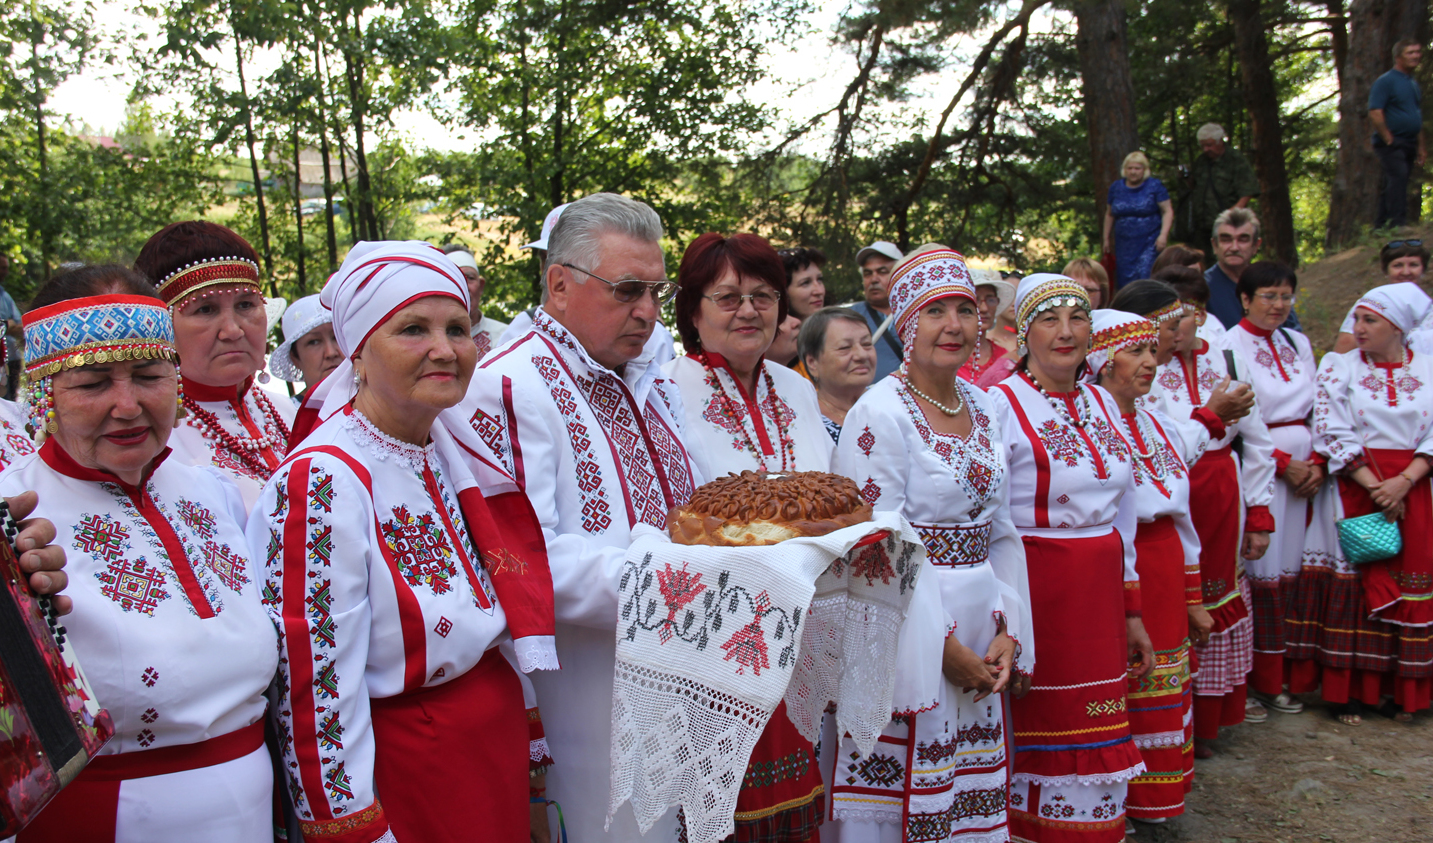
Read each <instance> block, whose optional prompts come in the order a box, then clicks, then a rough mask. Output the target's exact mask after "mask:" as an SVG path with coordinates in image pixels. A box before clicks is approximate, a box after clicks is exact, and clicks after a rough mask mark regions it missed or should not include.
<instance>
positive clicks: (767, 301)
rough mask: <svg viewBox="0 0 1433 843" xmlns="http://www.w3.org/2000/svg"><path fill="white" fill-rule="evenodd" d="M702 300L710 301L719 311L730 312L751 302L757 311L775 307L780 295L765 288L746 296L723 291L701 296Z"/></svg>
mask: <svg viewBox="0 0 1433 843" xmlns="http://www.w3.org/2000/svg"><path fill="white" fill-rule="evenodd" d="M702 298H704V299H706V300H707V301H710V302H711V303H712V304H714V305H716V306H717V308H719V309H721V310H725V311H727V312H732V311H736V310H740V309H741V303H742V302H744V301H749V302H751V306H752V307H754V308H756V309H757V310H770V309H772V308H773V307H776V303H777V302H779V301H781V294H780V293H778V292H776V291H775V290H773V289H771V288H770V287H766V288H764V289H760V290H757V291H756V292H754V293H747V294H746V295H742V294H741V293H733V292H730V291H725V292H721V293H715V294H713V295H710V296H702Z"/></svg>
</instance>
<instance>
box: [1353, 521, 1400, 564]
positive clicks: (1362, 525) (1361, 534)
mask: <svg viewBox="0 0 1433 843" xmlns="http://www.w3.org/2000/svg"><path fill="white" fill-rule="evenodd" d="M1336 524H1337V526H1338V546H1339V547H1340V548H1342V550H1343V557H1344V558H1345V559H1347V560H1348V563H1349V564H1350V565H1367V564H1368V563H1369V562H1378V561H1380V560H1383V559H1388V558H1390V557H1393V556H1397V555H1398V553H1399V552H1400V551H1402V550H1403V534H1402V533H1401V532H1399V530H1398V522H1397V521H1389V520H1388V519H1387V518H1386V517H1384V515H1383V513H1382V512H1373V513H1369V514H1368V515H1359V516H1355V517H1353V518H1340V519H1339V520H1338V521H1337V522H1336Z"/></svg>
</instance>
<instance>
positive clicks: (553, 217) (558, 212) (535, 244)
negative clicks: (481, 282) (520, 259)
mask: <svg viewBox="0 0 1433 843" xmlns="http://www.w3.org/2000/svg"><path fill="white" fill-rule="evenodd" d="M567 204H568V205H571V204H572V203H571V202H569V203H567ZM565 210H567V205H558V206H557V207H556V208H553V209H552V210H551V211H548V212H547V216H546V217H545V218H543V221H542V236H541V237H539V238H537V239H536V240H534V241H532V242H531V243H528V244H526V245H524V246H521V247H519V248H523V249H541V250H543V251H544V252H545V251H547V238H548V237H550V236H551V235H552V228H553V226H555V225H557V218H558V217H560V216H562V212H563V211H565ZM460 265H461V264H460Z"/></svg>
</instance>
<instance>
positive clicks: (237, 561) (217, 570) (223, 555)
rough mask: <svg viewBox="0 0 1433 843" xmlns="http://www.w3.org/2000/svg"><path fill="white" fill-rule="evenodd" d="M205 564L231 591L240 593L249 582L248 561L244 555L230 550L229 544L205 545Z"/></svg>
mask: <svg viewBox="0 0 1433 843" xmlns="http://www.w3.org/2000/svg"><path fill="white" fill-rule="evenodd" d="M204 564H205V565H207V566H208V567H209V570H211V571H213V572H214V576H216V577H218V578H219V581H220V582H222V583H223V584H224V585H227V586H228V587H229V589H230V590H231V591H240V590H242V589H243V587H244V586H245V585H247V584H248V582H249V577H248V575H247V574H246V573H245V572H244V568H245V566H246V565H247V564H248V561H247V560H246V559H245V558H244V556H243V554H240V553H235V552H233V551H232V550H230V549H229V546H228V545H227V544H219V543H218V542H205V543H204Z"/></svg>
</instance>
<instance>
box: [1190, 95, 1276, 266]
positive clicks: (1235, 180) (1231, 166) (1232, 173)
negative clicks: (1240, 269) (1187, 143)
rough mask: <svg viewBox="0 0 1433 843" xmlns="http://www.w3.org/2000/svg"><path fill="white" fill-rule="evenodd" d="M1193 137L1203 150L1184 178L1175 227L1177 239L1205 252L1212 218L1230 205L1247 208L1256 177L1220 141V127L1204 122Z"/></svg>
mask: <svg viewBox="0 0 1433 843" xmlns="http://www.w3.org/2000/svg"><path fill="white" fill-rule="evenodd" d="M1196 137H1197V138H1198V140H1199V148H1200V149H1202V150H1203V151H1204V152H1203V154H1202V155H1200V156H1199V157H1198V158H1196V159H1194V166H1193V168H1192V169H1191V171H1190V173H1189V176H1188V178H1186V179H1185V183H1186V184H1187V185H1189V190H1188V192H1187V193H1186V194H1185V195H1184V196H1183V198H1182V199H1181V201H1180V203H1179V214H1178V217H1177V219H1176V223H1177V225H1176V227H1177V229H1178V237H1179V239H1180V240H1183V241H1184V242H1186V243H1189V244H1190V245H1193V246H1196V247H1197V248H1200V249H1203V250H1205V251H1206V252H1208V251H1209V232H1211V231H1213V230H1214V220H1215V218H1216V217H1218V216H1219V215H1220V214H1222V213H1223V212H1224V211H1227V210H1229V209H1230V208H1247V207H1248V206H1249V200H1250V199H1252V198H1253V197H1255V196H1257V195H1258V194H1259V180H1258V179H1257V178H1255V177H1254V168H1253V167H1250V166H1249V162H1248V160H1246V159H1245V158H1244V156H1243V155H1240V154H1239V152H1238V150H1236V149H1234V148H1232V147H1230V146H1229V145H1227V144H1226V143H1225V142H1224V127H1223V126H1220V125H1219V124H1218V123H1206V124H1204V125H1203V126H1200V127H1199V132H1198V134H1197V135H1196Z"/></svg>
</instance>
